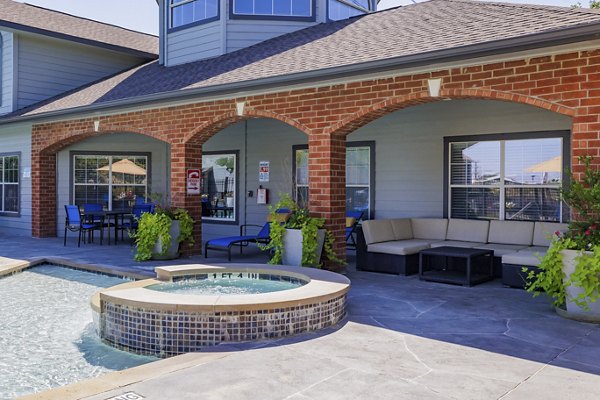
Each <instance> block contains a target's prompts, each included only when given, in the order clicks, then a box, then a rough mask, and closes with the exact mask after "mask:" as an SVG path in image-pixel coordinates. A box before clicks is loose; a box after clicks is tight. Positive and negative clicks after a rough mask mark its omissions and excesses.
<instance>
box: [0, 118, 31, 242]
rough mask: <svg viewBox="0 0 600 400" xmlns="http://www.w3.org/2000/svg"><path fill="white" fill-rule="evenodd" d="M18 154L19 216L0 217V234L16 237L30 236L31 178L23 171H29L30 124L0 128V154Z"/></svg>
mask: <svg viewBox="0 0 600 400" xmlns="http://www.w3.org/2000/svg"><path fill="white" fill-rule="evenodd" d="M13 152H20V153H21V158H20V165H19V169H20V171H19V175H20V178H19V179H20V187H19V190H20V193H21V198H20V216H19V217H2V216H0V232H3V233H10V234H11V235H16V236H31V178H30V177H29V178H24V177H23V171H24V170H26V169H29V170H31V124H18V125H10V126H3V127H0V153H13Z"/></svg>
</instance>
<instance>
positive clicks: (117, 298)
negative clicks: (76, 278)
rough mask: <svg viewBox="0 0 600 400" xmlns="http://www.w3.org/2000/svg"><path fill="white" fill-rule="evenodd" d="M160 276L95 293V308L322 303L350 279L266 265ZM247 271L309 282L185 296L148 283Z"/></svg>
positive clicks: (185, 268)
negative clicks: (260, 290) (254, 290)
mask: <svg viewBox="0 0 600 400" xmlns="http://www.w3.org/2000/svg"><path fill="white" fill-rule="evenodd" d="M155 271H156V274H157V277H158V278H159V279H144V280H142V281H134V282H126V283H123V284H120V285H117V286H113V287H110V288H107V289H103V290H100V291H98V292H96V293H95V294H94V295H93V296H92V299H91V306H92V309H93V310H94V311H95V312H97V313H100V312H101V306H100V304H101V301H107V302H110V303H112V304H119V305H123V306H127V307H138V308H141V309H151V310H153V311H172V312H179V311H188V312H189V311H195V312H207V313H215V312H228V311H253V310H265V309H283V308H286V307H297V306H302V305H309V304H314V303H323V302H326V301H329V300H332V299H337V298H339V297H340V296H343V295H345V294H346V293H347V292H348V290H349V289H350V280H349V279H348V278H346V277H345V276H343V275H340V274H336V273H334V272H330V271H326V270H320V269H314V268H303V267H290V266H284V265H266V264H243V263H231V264H214V265H204V264H188V265H177V266H169V267H157V268H156V269H155ZM230 271H231V272H244V273H256V274H270V275H285V276H291V277H294V278H298V279H301V280H304V281H307V282H308V283H306V284H305V285H303V286H300V287H298V288H294V289H289V290H282V291H279V292H271V293H260V294H252V295H217V296H205V295H186V294H176V293H167V292H159V291H154V290H150V289H146V286H149V285H153V284H156V283H161V282H165V281H167V282H168V281H171V279H172V278H173V277H180V276H186V275H198V274H207V273H229V272H230Z"/></svg>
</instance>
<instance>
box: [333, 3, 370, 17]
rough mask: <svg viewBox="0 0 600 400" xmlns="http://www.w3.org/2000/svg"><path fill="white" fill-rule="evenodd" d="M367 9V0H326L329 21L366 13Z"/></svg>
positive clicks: (368, 6)
mask: <svg viewBox="0 0 600 400" xmlns="http://www.w3.org/2000/svg"><path fill="white" fill-rule="evenodd" d="M369 10H371V7H370V5H369V0H327V18H329V20H331V21H339V20H342V19H348V18H350V17H355V16H357V15H362V14H366V13H368V12H369Z"/></svg>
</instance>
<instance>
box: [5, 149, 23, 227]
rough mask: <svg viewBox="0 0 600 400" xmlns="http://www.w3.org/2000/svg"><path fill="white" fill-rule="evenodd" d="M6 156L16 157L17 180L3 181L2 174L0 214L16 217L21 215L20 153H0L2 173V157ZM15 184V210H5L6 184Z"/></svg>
mask: <svg viewBox="0 0 600 400" xmlns="http://www.w3.org/2000/svg"><path fill="white" fill-rule="evenodd" d="M8 157H16V158H17V182H16V183H15V182H10V183H8V182H4V176H2V180H1V181H0V186H2V196H1V197H0V216H3V217H18V216H20V215H21V153H20V152H15V153H0V163H1V164H0V165H2V169H0V171H1V173H2V174H4V159H5V158H8ZM9 185H10V186H16V187H17V193H18V194H19V195H18V199H17V211H5V209H6V205H5V195H6V190H5V188H6V186H9Z"/></svg>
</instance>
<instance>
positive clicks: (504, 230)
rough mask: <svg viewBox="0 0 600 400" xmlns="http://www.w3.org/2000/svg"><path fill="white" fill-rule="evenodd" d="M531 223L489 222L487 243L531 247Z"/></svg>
mask: <svg viewBox="0 0 600 400" xmlns="http://www.w3.org/2000/svg"><path fill="white" fill-rule="evenodd" d="M532 240H533V222H530V221H496V220H493V221H490V234H489V235H488V242H489V243H500V244H522V245H523V246H531V242H532Z"/></svg>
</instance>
